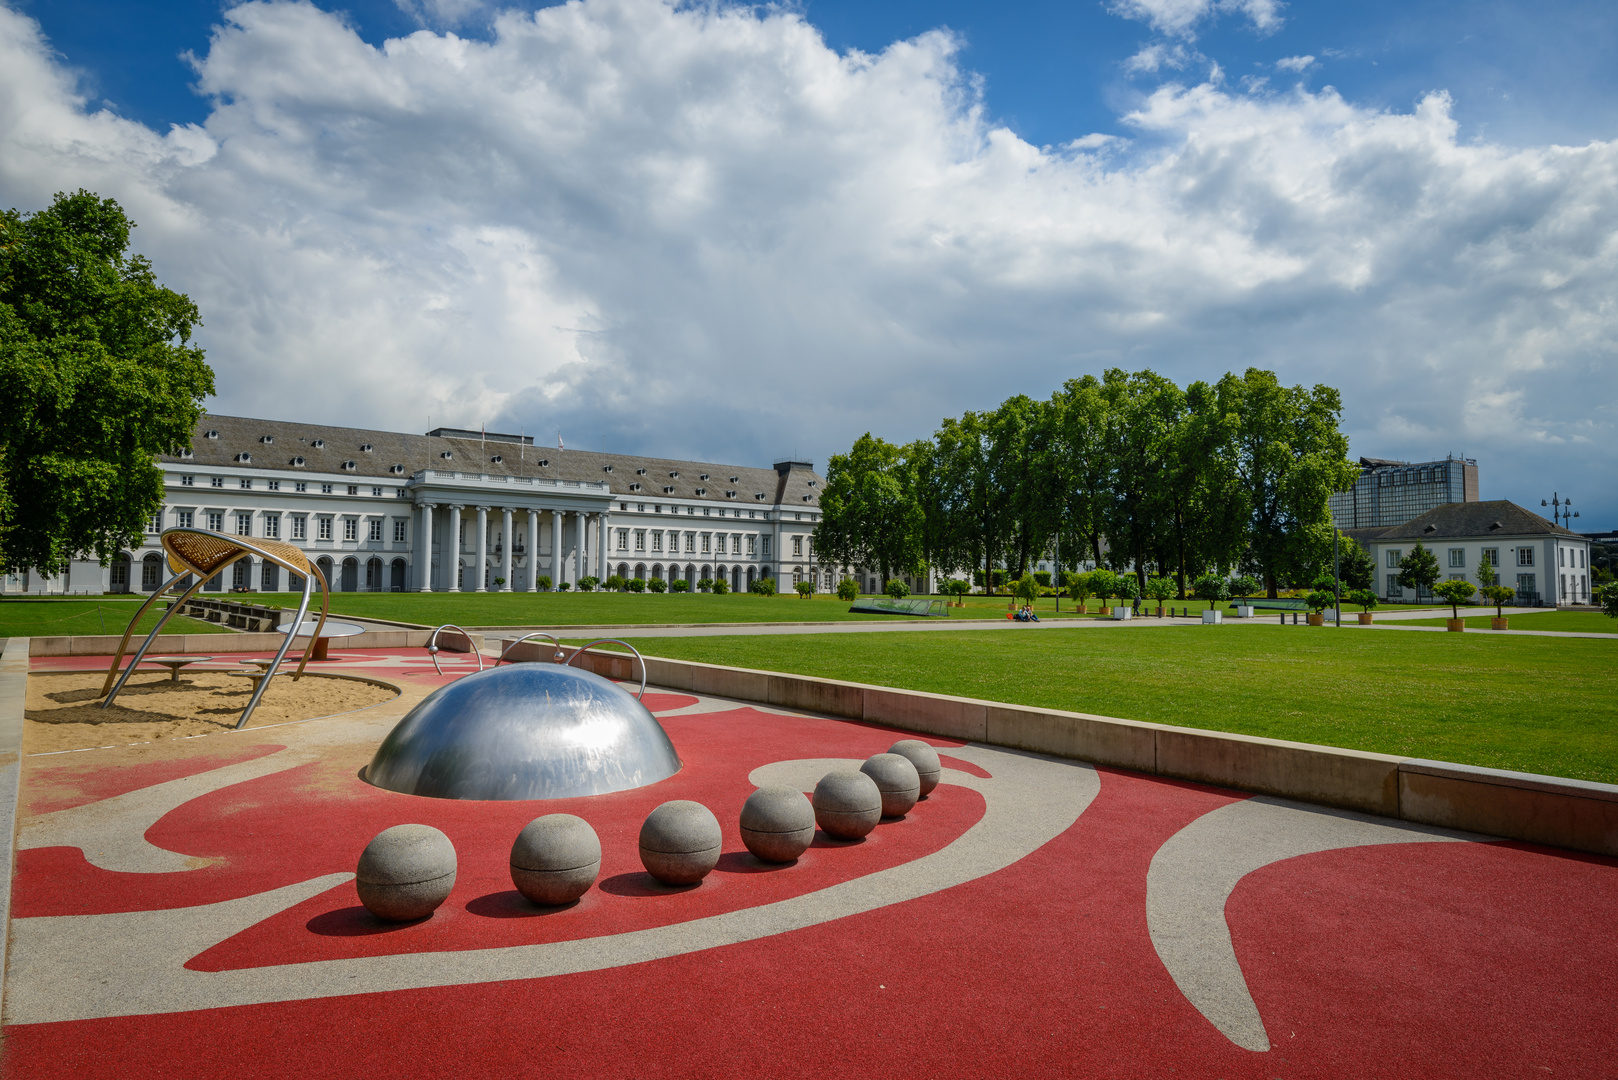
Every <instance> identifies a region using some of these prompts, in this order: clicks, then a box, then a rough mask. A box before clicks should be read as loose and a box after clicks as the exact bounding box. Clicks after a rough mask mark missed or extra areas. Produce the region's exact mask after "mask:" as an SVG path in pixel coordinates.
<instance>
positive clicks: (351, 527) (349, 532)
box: [343, 518, 360, 540]
mask: <svg viewBox="0 0 1618 1080" xmlns="http://www.w3.org/2000/svg"><path fill="white" fill-rule="evenodd" d="M359 538H360V519H359V518H344V519H343V539H344V540H358V539H359Z"/></svg>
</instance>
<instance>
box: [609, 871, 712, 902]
mask: <svg viewBox="0 0 1618 1080" xmlns="http://www.w3.org/2000/svg"><path fill="white" fill-rule="evenodd" d="M701 887H702V882H700V881H699V882H697V883H696V884H694V885H665V884H663V883H662V882H661V881H659V880H657V879H656V878H655V877H653V876H652V875H650V874H648V873H646V872H645V871H643V870H642V871H636V872H634V873H629V874H614V875H613V876H612V877H610V878H603V879H602V880H601V881H599V882H597V883H596V888H598V889H600V890H601V891H602V892H604V893H610V894H611V895H613V896H631V897H641V896H677V895H679V894H680V893H688V892H690V891H691V890H692V889H699V888H701Z"/></svg>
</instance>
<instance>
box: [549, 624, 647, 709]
mask: <svg viewBox="0 0 1618 1080" xmlns="http://www.w3.org/2000/svg"><path fill="white" fill-rule="evenodd" d="M596 645H622V646H623V647H624V648H626V649H628V650H629V651H630V652H632V653H634V654H635V659H636V660H639V661H640V693H638V694H636V695H635V700H636V701H639V700H640V699H641V698H643V697H645V696H646V658H645V657H643V656H641V654H640V650H639V649H637V648H635V646H633V645H631V644H630V643H629V642H627V641H624V640H622V639H621V638H615V637H602V638H596V639H595V640H594V641H592V642H589V643H588V644H585V645H580V646H579V647H578V649H577V650H576V651H575V652H574V653H573V655H572V656H570V657H568V658H567V664H565V665H563V666H564V667H567V666H571V665H572V663H573V661H575V660H577V659H578V658H579V657H580V656H582V655H583V654H584V650H586V649H588V648H591V647H593V646H596Z"/></svg>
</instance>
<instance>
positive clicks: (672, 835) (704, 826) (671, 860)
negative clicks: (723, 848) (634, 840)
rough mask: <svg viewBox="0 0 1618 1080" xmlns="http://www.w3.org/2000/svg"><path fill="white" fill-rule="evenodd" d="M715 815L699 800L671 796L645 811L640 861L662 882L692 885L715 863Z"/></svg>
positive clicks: (717, 836) (718, 837)
mask: <svg viewBox="0 0 1618 1080" xmlns="http://www.w3.org/2000/svg"><path fill="white" fill-rule="evenodd" d="M722 842H723V837H722V836H721V834H720V832H719V819H718V818H716V817H714V816H713V811H712V810H709V809H708V808H707V807H706V806H703V805H702V804H701V803H699V802H691V801H689V800H687V799H675V800H673V801H672V802H666V803H664V804H663V805H662V806H659V807H658V808H657V809H656V810H653V811H652V812H651V813H650V814H647V815H646V821H645V822H644V823H642V825H641V827H640V861H641V865H642V866H644V867H646V872H647V873H648V874H651V875H652V876H653V877H654V878H656V879H657V880H659V881H661V882H663V884H665V885H695V884H696V883H697V882H699V881H701V880H702V879H703V878H705V877H707V876H708V872H709V871H710V870H712V869H713V868H714V867H715V866H718V865H719V846H720V844H721V843H722Z"/></svg>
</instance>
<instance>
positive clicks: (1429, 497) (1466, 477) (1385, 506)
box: [1331, 457, 1478, 529]
mask: <svg viewBox="0 0 1618 1080" xmlns="http://www.w3.org/2000/svg"><path fill="white" fill-rule="evenodd" d="M1477 501H1478V463H1477V460H1476V459H1475V458H1458V457H1446V458H1444V459H1443V460H1442V461H1419V462H1410V461H1386V460H1383V459H1381V458H1365V457H1362V458H1360V475H1359V479H1357V480H1355V481H1354V486H1353V487H1351V488H1349V489H1348V490H1347V491H1340V492H1338V493H1337V494H1335V495H1333V496H1332V497H1331V516H1332V522H1333V524H1335V525H1336V526H1337V527H1338V528H1339V529H1369V528H1383V527H1387V526H1390V525H1403V524H1404V523H1405V522H1407V521H1409V520H1410V519H1411V518H1416V517H1420V516H1421V515H1422V514H1425V513H1426V512H1427V511H1429V510H1436V509H1437V508H1438V507H1440V506H1444V505H1446V504H1448V503H1461V502H1477Z"/></svg>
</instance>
